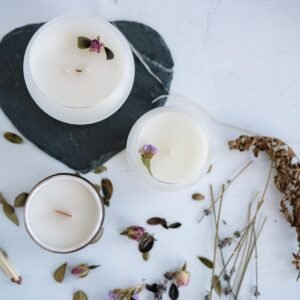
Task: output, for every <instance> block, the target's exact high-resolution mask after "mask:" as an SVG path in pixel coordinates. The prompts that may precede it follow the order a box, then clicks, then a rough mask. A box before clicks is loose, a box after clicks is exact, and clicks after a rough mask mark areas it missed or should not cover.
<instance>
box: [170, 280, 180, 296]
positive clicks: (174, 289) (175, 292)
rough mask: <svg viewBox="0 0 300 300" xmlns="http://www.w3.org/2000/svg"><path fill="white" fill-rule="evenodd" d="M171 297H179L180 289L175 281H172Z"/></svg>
mask: <svg viewBox="0 0 300 300" xmlns="http://www.w3.org/2000/svg"><path fill="white" fill-rule="evenodd" d="M169 297H170V299H171V300H176V299H178V298H179V290H178V287H177V285H176V284H175V283H172V285H171V287H170V290H169Z"/></svg>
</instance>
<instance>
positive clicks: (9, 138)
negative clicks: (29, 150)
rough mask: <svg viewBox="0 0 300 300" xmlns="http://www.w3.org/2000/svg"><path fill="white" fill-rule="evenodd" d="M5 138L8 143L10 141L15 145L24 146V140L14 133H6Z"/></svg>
mask: <svg viewBox="0 0 300 300" xmlns="http://www.w3.org/2000/svg"><path fill="white" fill-rule="evenodd" d="M3 136H4V138H5V139H6V140H7V141H9V142H11V143H13V144H22V143H23V139H22V138H21V137H20V136H19V135H17V134H15V133H13V132H5V133H4V135H3Z"/></svg>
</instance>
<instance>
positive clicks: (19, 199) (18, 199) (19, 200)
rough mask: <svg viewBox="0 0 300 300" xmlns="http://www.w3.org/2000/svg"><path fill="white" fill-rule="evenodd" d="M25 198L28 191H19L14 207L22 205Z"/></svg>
mask: <svg viewBox="0 0 300 300" xmlns="http://www.w3.org/2000/svg"><path fill="white" fill-rule="evenodd" d="M27 198H28V193H21V194H20V195H18V196H17V197H16V199H15V202H14V207H22V206H24V205H25V203H26V200H27Z"/></svg>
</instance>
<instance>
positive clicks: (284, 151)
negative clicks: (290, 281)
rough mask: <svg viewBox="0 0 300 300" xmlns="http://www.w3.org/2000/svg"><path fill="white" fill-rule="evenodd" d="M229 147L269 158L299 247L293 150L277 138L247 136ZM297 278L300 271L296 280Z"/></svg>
mask: <svg viewBox="0 0 300 300" xmlns="http://www.w3.org/2000/svg"><path fill="white" fill-rule="evenodd" d="M229 147H230V149H238V150H239V151H245V150H252V152H253V154H254V155H255V156H256V157H257V156H258V154H259V152H260V151H265V152H266V153H267V154H268V155H269V156H270V158H271V159H272V161H273V163H274V168H275V169H276V171H277V175H276V176H275V178H274V182H275V185H276V187H277V188H278V190H279V191H280V192H282V193H283V194H284V197H283V198H282V199H281V202H280V205H281V211H282V212H283V214H284V216H285V218H286V220H287V221H288V222H289V223H290V224H291V226H293V227H295V228H296V232H297V235H298V243H299V247H300V210H299V205H300V162H299V159H298V157H297V156H296V153H295V152H294V150H293V149H292V148H291V147H289V146H288V145H287V144H286V143H284V142H283V141H281V140H280V139H277V138H273V137H263V136H247V135H242V136H240V137H239V138H237V139H236V140H233V141H230V142H229ZM286 203H289V204H290V206H291V208H292V213H290V211H289V208H288V207H287V205H286ZM294 258H295V260H294V261H293V262H292V263H293V264H294V265H295V266H296V268H297V269H298V261H299V259H300V257H299V256H298V255H294ZM299 265H300V261H299ZM299 277H300V270H299V273H298V276H297V280H298V279H299Z"/></svg>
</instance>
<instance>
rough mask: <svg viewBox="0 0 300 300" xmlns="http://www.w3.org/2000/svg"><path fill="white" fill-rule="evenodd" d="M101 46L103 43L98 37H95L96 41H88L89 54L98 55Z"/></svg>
mask: <svg viewBox="0 0 300 300" xmlns="http://www.w3.org/2000/svg"><path fill="white" fill-rule="evenodd" d="M102 46H103V43H102V42H101V41H100V37H99V36H97V38H96V39H94V40H91V41H90V46H89V49H90V52H97V53H100V51H101V47H102Z"/></svg>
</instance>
